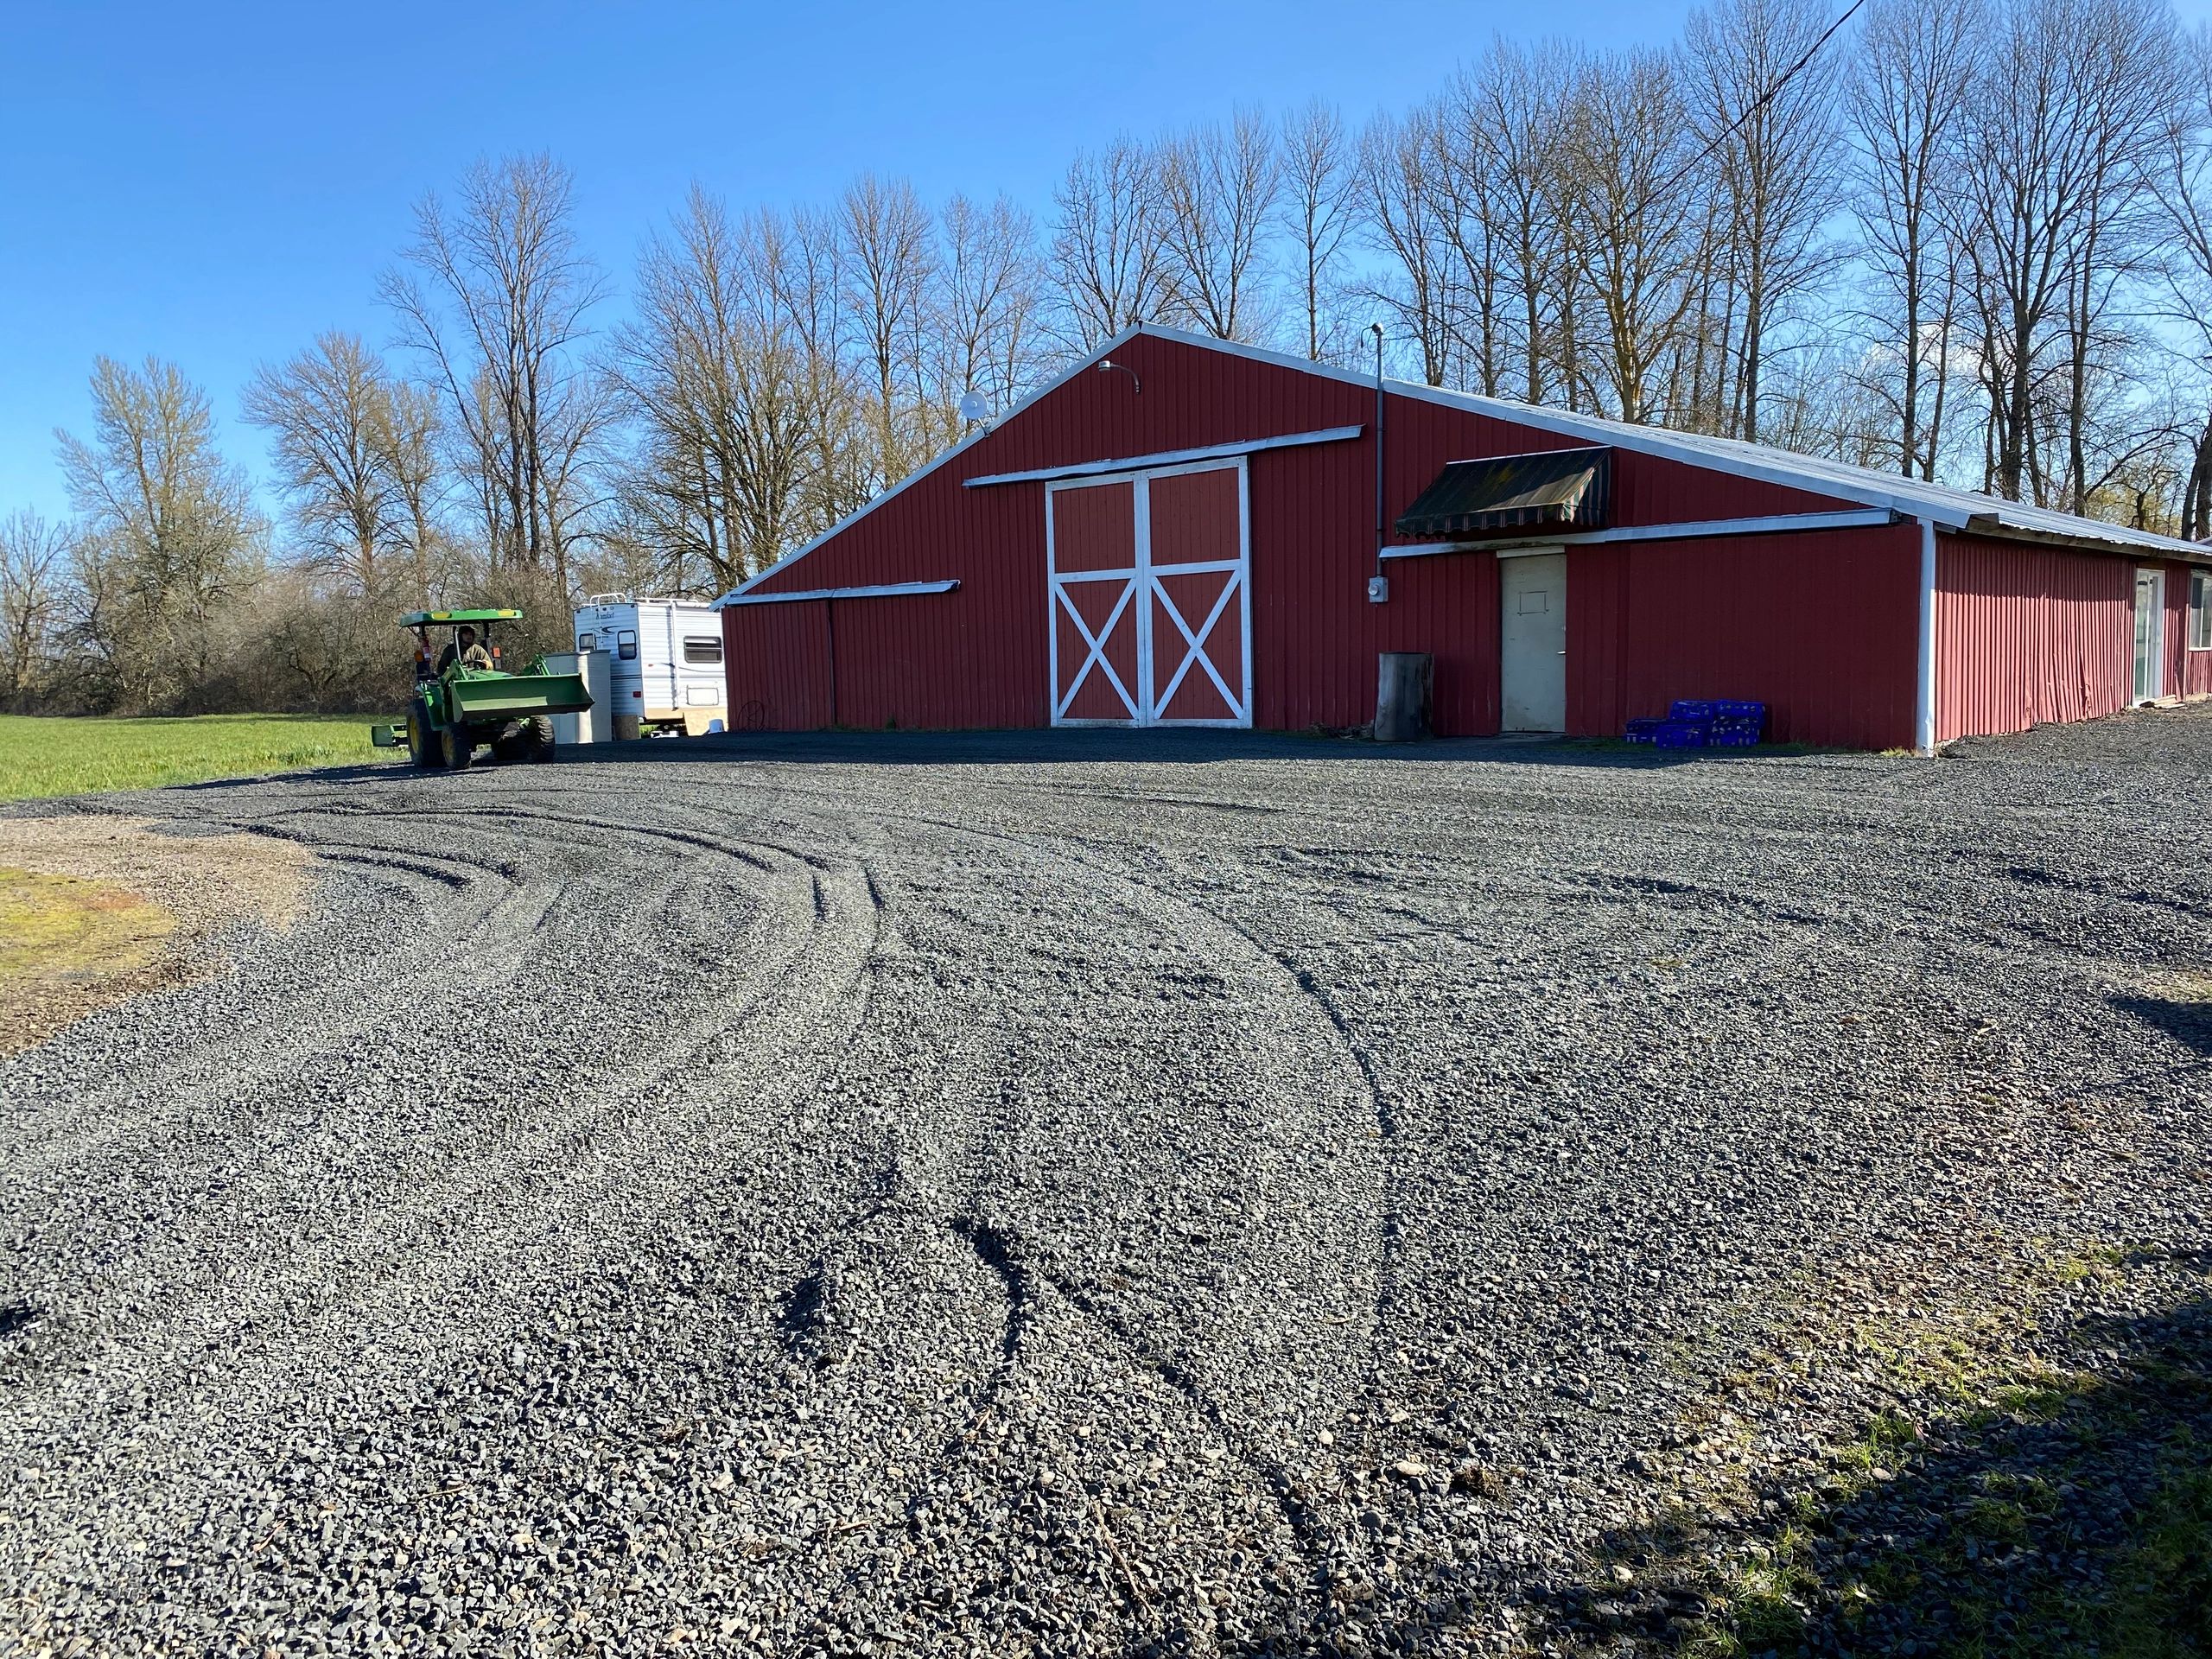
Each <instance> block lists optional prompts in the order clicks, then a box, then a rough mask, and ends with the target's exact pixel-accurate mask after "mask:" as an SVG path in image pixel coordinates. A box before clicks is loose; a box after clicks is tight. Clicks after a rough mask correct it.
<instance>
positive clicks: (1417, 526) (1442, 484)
mask: <svg viewBox="0 0 2212 1659" xmlns="http://www.w3.org/2000/svg"><path fill="white" fill-rule="evenodd" d="M1611 478H1612V451H1611V449H1608V448H1604V447H1602V446H1599V447H1596V448H1586V449H1541V450H1538V451H1537V452H1535V454H1525V455H1488V456H1484V457H1483V458H1481V459H1479V460H1476V461H1448V462H1446V464H1445V467H1444V470H1443V471H1442V472H1440V473H1439V474H1437V475H1436V481H1435V482H1434V483H1433V484H1431V485H1430V486H1428V487H1427V489H1425V490H1423V491H1422V492H1421V493H1420V494H1419V495H1418V496H1416V497H1415V498H1414V502H1413V505H1411V506H1409V507H1408V508H1407V509H1406V510H1405V512H1402V513H1401V514H1399V515H1398V520H1397V531H1398V534H1399V535H1401V536H1466V537H1497V536H1503V535H1509V534H1510V533H1512V532H1514V531H1576V530H1597V529H1600V528H1602V527H1603V526H1604V524H1605V508H1606V504H1607V499H1608V497H1609V495H1610V493H1611Z"/></svg>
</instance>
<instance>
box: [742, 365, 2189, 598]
mask: <svg viewBox="0 0 2212 1659" xmlns="http://www.w3.org/2000/svg"><path fill="white" fill-rule="evenodd" d="M1140 335H1149V336H1151V337H1153V338H1154V339H1158V340H1170V341H1173V342H1174V343H1176V344H1178V345H1183V346H1194V347H1197V348H1198V349H1200V350H1204V351H1210V352H1218V353H1224V354H1227V355H1230V356H1235V357H1240V358H1243V359H1247V360H1249V361H1252V362H1259V363H1268V364H1272V365H1276V366H1278V367H1281V368H1285V369H1289V370H1293V371H1294V372H1298V373H1300V374H1310V375H1317V376H1319V377H1322V378H1326V379H1332V380H1336V381H1340V382H1343V383H1344V384H1346V385H1357V386H1361V387H1368V388H1371V387H1372V386H1373V385H1374V384H1375V381H1374V378H1373V377H1372V376H1370V375H1363V374H1360V373H1357V372H1354V371H1352V370H1349V369H1342V368H1338V367H1336V366H1335V365H1331V364H1325V363H1315V362H1313V361H1310V360H1309V359H1306V358H1302V357H1294V356H1292V355H1290V354H1288V353H1282V352H1274V351H1269V350H1268V349H1266V348H1265V347H1263V346H1247V345H1243V344H1242V343H1240V342H1237V341H1235V340H1218V339H1216V338H1214V337H1213V336H1211V335H1207V334H1186V333H1185V332H1183V331H1182V330H1180V329H1176V328H1168V327H1161V326H1160V324H1157V323H1148V322H1147V323H1139V324H1137V325H1136V326H1135V327H1131V328H1128V329H1124V330H1123V331H1122V333H1121V334H1116V336H1115V337H1114V338H1113V339H1111V340H1107V341H1105V342H1103V344H1101V345H1099V346H1096V347H1095V348H1093V349H1092V350H1091V351H1090V352H1089V353H1086V354H1085V355H1084V356H1083V357H1082V358H1080V359H1077V360H1076V361H1075V362H1074V363H1072V364H1071V365H1069V366H1068V367H1067V368H1066V369H1065V370H1063V371H1062V372H1060V373H1058V375H1055V376H1054V377H1053V378H1052V379H1051V380H1049V381H1047V382H1046V384H1044V385H1041V386H1039V387H1038V388H1037V389H1036V390H1035V391H1033V392H1031V393H1030V394H1029V395H1028V396H1027V397H1024V398H1022V399H1021V400H1020V402H1019V403H1017V404H1014V406H1013V407H1012V408H1011V409H1009V410H1007V411H1006V412H1005V413H1004V414H1002V415H1001V416H1000V417H999V418H998V420H997V421H995V423H993V424H992V425H991V426H990V427H989V428H987V429H978V430H976V431H975V432H972V433H970V434H969V435H968V436H966V437H965V438H963V439H962V440H961V441H960V442H957V443H956V444H954V445H953V446H952V447H951V448H949V449H946V450H945V451H944V452H943V453H942V454H939V455H938V456H937V457H936V459H934V460H933V461H930V462H929V463H928V464H927V465H925V466H924V467H918V468H917V469H916V470H915V471H913V472H912V473H910V474H907V475H906V477H905V478H903V479H901V480H899V482H898V483H896V484H893V486H891V487H890V488H888V489H887V490H885V491H884V492H883V493H881V494H880V495H878V496H877V497H875V498H874V499H873V500H871V501H869V502H868V503H867V504H866V505H863V506H861V507H859V508H857V509H856V510H855V511H854V512H850V513H848V514H847V515H846V516H845V517H844V518H841V519H839V520H838V521H837V523H836V524H832V525H831V526H830V527H829V529H828V530H825V531H823V532H822V533H821V534H820V535H819V536H817V537H814V539H813V540H811V541H810V542H808V543H805V544H804V546H801V547H798V548H797V549H795V550H792V551H791V552H790V553H787V554H785V556H783V557H782V558H780V559H779V560H778V561H777V562H776V563H773V564H772V565H770V566H769V567H768V568H767V569H765V570H763V571H761V572H760V574H759V575H754V576H751V577H749V578H747V580H746V581H745V582H741V583H740V584H739V585H738V586H737V587H735V588H732V589H731V590H730V591H729V592H728V593H727V594H723V595H722V596H721V598H720V599H719V600H717V601H715V603H716V604H717V605H721V604H726V603H728V601H731V600H734V599H736V598H738V597H739V596H740V595H741V594H746V593H748V592H750V591H751V590H752V589H753V588H758V587H759V586H760V584H761V583H763V582H767V581H769V580H771V579H772V578H773V577H774V576H776V575H779V574H780V573H781V572H783V571H785V570H786V569H789V568H790V567H791V565H793V564H795V563H798V561H799V560H801V559H803V558H804V557H805V556H807V555H808V554H810V553H811V552H813V551H814V550H816V549H817V548H819V547H821V546H822V545H823V544H824V543H827V542H829V541H830V540H832V539H834V538H835V537H836V536H838V535H839V534H840V533H842V531H845V530H846V529H848V528H849V527H850V526H851V525H853V524H856V523H858V522H859V521H860V520H861V519H862V518H866V517H868V514H870V513H872V512H874V511H875V510H876V509H877V508H879V507H880V506H882V505H884V504H885V503H886V502H887V501H889V500H891V499H893V497H895V496H897V495H899V494H900V493H903V492H904V491H906V490H907V489H908V488H910V487H912V486H913V485H915V484H917V483H918V482H919V481H920V480H923V479H925V478H926V477H928V476H930V475H931V474H933V473H935V472H937V471H938V470H939V469H940V468H942V467H946V466H949V465H950V463H952V462H953V461H956V460H957V459H958V458H959V457H960V456H961V455H962V454H965V453H966V452H967V451H968V450H969V449H970V448H973V447H974V446H976V444H979V443H982V442H984V441H985V440H986V439H988V437H989V436H990V435H991V434H992V432H994V431H995V430H997V429H1000V428H1002V427H1004V426H1006V425H1007V423H1010V422H1013V421H1014V420H1016V419H1018V418H1020V416H1021V414H1022V413H1023V411H1025V410H1027V409H1028V408H1030V407H1031V406H1032V405H1033V404H1036V403H1039V401H1041V400H1042V399H1044V398H1046V397H1050V396H1051V395H1052V393H1053V392H1055V391H1058V390H1059V389H1060V388H1061V387H1062V386H1064V385H1066V384H1067V383H1068V382H1069V381H1071V380H1072V379H1074V378H1076V377H1077V375H1079V374H1081V373H1083V372H1084V371H1086V370H1088V369H1090V368H1091V367H1093V366H1094V365H1096V364H1097V363H1098V362H1099V361H1100V360H1101V359H1104V358H1108V357H1110V356H1112V355H1113V353H1116V352H1117V351H1119V350H1121V349H1122V348H1123V347H1124V346H1127V345H1128V343H1129V342H1130V341H1131V340H1135V339H1136V338H1138V337H1139V336H1140ZM1383 388H1384V390H1385V391H1389V392H1390V393H1391V394H1392V395H1394V396H1396V397H1407V398H1412V399H1414V400H1416V401H1419V402H1422V403H1428V404H1441V405H1443V406H1445V407H1446V408H1452V409H1462V410H1467V411H1469V412H1470V413H1472V414H1477V415H1484V416H1490V417H1491V418H1492V419H1494V420H1499V421H1505V422H1510V423H1513V424H1516V425H1519V426H1524V427H1529V428H1533V429H1536V430H1539V431H1546V432H1553V433H1556V434H1559V435H1561V436H1565V437H1571V438H1578V439H1580V440H1581V441H1582V442H1584V443H1585V444H1587V445H1592V446H1611V447H1612V448H1620V449H1627V450H1633V451H1636V452H1638V453H1641V454H1649V455H1655V456H1657V457H1659V458H1661V459H1662V460H1667V461H1677V462H1681V463H1683V464H1685V465H1688V466H1693V467H1706V468H1709V469H1712V470H1714V471H1718V472H1722V473H1726V474H1732V475H1733V476H1736V477H1739V478H1750V479H1757V480H1762V481H1764V482H1766V483H1770V484H1777V485H1780V486H1784V487H1786V488H1790V489H1797V490H1806V491H1811V492H1814V493H1819V494H1821V495H1827V496H1832V497H1835V498H1837V499H1841V500H1846V501H1853V502H1856V503H1859V505H1864V506H1869V507H1878V508H1883V509H1885V510H1887V511H1889V512H1893V513H1896V514H1897V515H1898V516H1899V517H1900V518H1925V519H1928V520H1929V521H1931V522H1932V523H1934V524H1936V525H1937V526H1938V527H1940V528H1942V529H1944V530H1950V531H1971V532H1974V533H1977V534H1981V535H1990V536H1997V537H2009V538H2013V539H2019V540H2025V541H2043V542H2056V543H2065V544H2068V545H2071V546H2075V547H2085V546H2087V547H2099V548H2103V549H2105V550H2109V551H2112V552H2114V553H2119V552H2124V551H2127V550H2138V551H2141V552H2145V553H2155V554H2157V555H2158V556H2162V557H2164V558H2169V559H2175V558H2178V559H2184V560H2189V561H2191V562H2194V563H2212V545H2207V544H2202V543H2195V542H2186V541H2183V540H2181V539H2180V538H2178V537H2171V536H2161V535H2157V534H2155V533H2153V532H2152V531H2140V530H2131V529H2128V528H2127V527H2126V526H2125V525H2120V524H2107V523H2105V522H2103V521H2102V520H2100V519H2094V518H2078V517H2076V516H2075V514H2073V513H2069V512H2054V511H2052V510H2051V509H2050V508H2046V507H2034V506H2029V505H2025V504H2024V503H2022V502H2018V501H2006V500H2004V499H2001V498H1999V497H1997V496H1991V495H1982V494H1979V493H1975V492H1974V491H1970V490H1959V489H1953V488H1951V487H1950V486H1948V485H1942V484H1930V483H1924V482H1923V481H1921V480H1916V479H1910V478H1905V477H1903V476H1900V475H1898V474H1892V473H1882V472H1877V471H1875V470H1874V469H1873V468H1872V467H1854V466H1853V465H1851V464H1850V463H1849V462H1847V461H1829V460H1827V459H1824V458H1822V457H1820V456H1816V455H1801V454H1796V453H1795V452H1793V451H1790V450H1786V449H1777V448H1771V447H1770V446H1768V445H1765V444H1756V443H1745V442H1742V441H1741V440H1739V439H1735V438H1719V437H1710V436H1707V435H1704V434H1701V433H1694V432H1678V431H1674V430H1671V429H1668V428H1664V427H1653V426H1636V425H1631V424H1630V423H1626V422H1623V421H1613V420H1607V419H1605V418H1604V417H1603V416H1596V415H1582V414H1576V413H1573V412H1570V411H1568V410H1559V409H1551V408H1548V407H1545V406H1543V405H1541V404H1522V403H1516V402H1514V401H1513V400H1511V399H1510V398H1504V397H1484V396H1483V395H1481V394H1480V393H1478V392H1470V391H1450V390H1447V389H1446V388H1444V387H1441V386H1430V385H1421V384H1420V383H1418V382H1414V381H1409V380H1393V379H1390V378H1388V377H1385V378H1384V380H1383Z"/></svg>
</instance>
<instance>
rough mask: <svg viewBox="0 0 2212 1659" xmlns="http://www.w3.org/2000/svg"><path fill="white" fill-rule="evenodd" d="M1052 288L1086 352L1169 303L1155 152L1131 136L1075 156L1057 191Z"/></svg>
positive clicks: (1073, 338) (1054, 198)
mask: <svg viewBox="0 0 2212 1659" xmlns="http://www.w3.org/2000/svg"><path fill="white" fill-rule="evenodd" d="M1052 202H1053V206H1054V207H1055V209H1056V210H1057V214H1058V217H1057V219H1056V220H1055V222H1054V225H1053V227H1052V249H1051V256H1050V257H1051V270H1052V284H1053V287H1054V289H1055V290H1056V293H1057V297H1058V301H1059V303H1060V308H1061V309H1062V311H1063V312H1064V313H1065V325H1064V326H1065V330H1066V332H1067V334H1068V335H1069V338H1070V340H1071V343H1072V344H1075V345H1077V346H1080V347H1082V348H1083V349H1084V350H1085V351H1088V350H1089V349H1090V348H1091V347H1092V346H1096V345H1098V344H1099V343H1100V342H1102V341H1103V340H1111V339H1112V338H1113V337H1114V336H1115V335H1116V334H1120V333H1121V332H1122V330H1124V329H1126V328H1128V327H1130V326H1131V325H1133V324H1135V323H1139V322H1144V321H1150V320H1153V319H1154V318H1157V317H1158V316H1159V315H1160V311H1161V308H1162V307H1163V305H1164V304H1165V302H1166V297H1167V296H1166V283H1165V281H1164V272H1163V270H1162V258H1161V254H1162V244H1163V228H1162V217H1163V208H1162V205H1161V200H1160V168H1159V166H1158V163H1157V161H1156V158H1155V157H1154V154H1153V152H1152V151H1151V149H1148V148H1147V147H1146V146H1145V145H1143V144H1141V143H1138V142H1137V141H1136V140H1135V139H1134V138H1131V137H1128V136H1127V135H1126V134H1125V135H1123V136H1122V137H1117V138H1116V139H1115V140H1114V141H1113V143H1110V144H1109V145H1107V147H1106V148H1105V149H1103V150H1101V151H1099V152H1097V153H1096V154H1090V153H1087V152H1086V153H1085V154H1083V155H1079V156H1077V157H1076V158H1075V160H1074V161H1073V162H1071V163H1070V164H1069V167H1068V170H1067V175H1066V177H1065V178H1064V179H1063V180H1062V181H1060V187H1059V188H1058V190H1056V191H1054V192H1053V194H1052Z"/></svg>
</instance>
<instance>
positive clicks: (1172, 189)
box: [1159, 110, 1281, 340]
mask: <svg viewBox="0 0 2212 1659" xmlns="http://www.w3.org/2000/svg"><path fill="white" fill-rule="evenodd" d="M1159 167H1160V228H1161V233H1162V236H1161V239H1162V251H1163V253H1164V256H1165V257H1164V262H1163V270H1162V272H1161V275H1162V278H1163V282H1164V284H1165V287H1166V293H1167V297H1168V303H1169V304H1170V306H1172V308H1173V311H1174V314H1175V315H1176V316H1177V317H1179V319H1182V320H1184V321H1189V322H1190V323H1192V325H1194V326H1195V327H1198V328H1199V329H1201V330H1203V331H1204V332H1205V333H1206V334H1213V335H1216V336H1217V337H1218V338H1220V339H1223V340H1249V339H1252V338H1254V337H1255V334H1257V332H1258V331H1259V329H1260V328H1261V327H1262V326H1263V325H1264V323H1265V321H1266V318H1265V315H1264V311H1265V307H1266V302H1267V296H1266V294H1265V292H1264V291H1263V289H1262V283H1261V275H1262V271H1261V266H1260V263H1259V259H1260V251H1261V240H1262V236H1263V235H1264V234H1265V232H1266V231H1267V228H1268V225H1269V223H1270V222H1271V219H1272V216H1273V213H1274V202H1275V196H1276V192H1277V190H1278V189H1279V188H1280V185H1281V168H1280V165H1279V163H1278V162H1277V160H1276V156H1275V147H1274V130H1273V129H1272V128H1271V127H1270V126H1269V125H1268V123H1267V122H1266V120H1265V119H1263V118H1262V116H1261V115H1260V113H1259V111H1256V110H1238V111H1236V113H1235V114H1234V116H1233V117H1232V118H1231V119H1230V124H1228V125H1227V126H1226V127H1224V126H1221V125H1219V124H1214V123H1208V124H1204V125H1200V126H1197V127H1193V128H1192V129H1191V130H1189V131H1187V132H1185V133H1183V134H1182V135H1181V136H1179V137H1176V138H1173V139H1170V140H1169V141H1168V142H1167V143H1165V144H1163V145H1161V146H1160V163H1159Z"/></svg>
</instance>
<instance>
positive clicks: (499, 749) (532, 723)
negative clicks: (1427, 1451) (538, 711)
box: [492, 715, 553, 761]
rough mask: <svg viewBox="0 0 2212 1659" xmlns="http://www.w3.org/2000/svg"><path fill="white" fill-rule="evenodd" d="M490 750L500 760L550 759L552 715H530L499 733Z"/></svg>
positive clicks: (551, 754)
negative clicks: (497, 739)
mask: <svg viewBox="0 0 2212 1659" xmlns="http://www.w3.org/2000/svg"><path fill="white" fill-rule="evenodd" d="M492 752H493V753H494V754H496V755H498V756H499V759H500V760H512V761H531V760H551V759H552V758H553V717H552V716H551V715H531V716H530V717H529V718H528V719H526V720H518V721H515V723H514V724H513V725H512V726H510V727H509V728H507V729H506V730H505V731H504V732H502V733H500V734H499V741H498V742H497V743H495V744H493V746H492Z"/></svg>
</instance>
